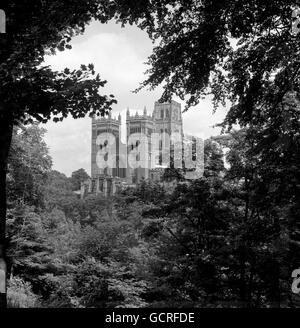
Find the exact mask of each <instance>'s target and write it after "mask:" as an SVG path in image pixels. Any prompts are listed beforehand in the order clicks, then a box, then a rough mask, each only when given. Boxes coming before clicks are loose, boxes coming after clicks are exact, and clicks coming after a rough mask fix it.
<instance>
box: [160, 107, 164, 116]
mask: <svg viewBox="0 0 300 328" xmlns="http://www.w3.org/2000/svg"><path fill="white" fill-rule="evenodd" d="M160 118H164V110H163V109H162V110H161V111H160Z"/></svg>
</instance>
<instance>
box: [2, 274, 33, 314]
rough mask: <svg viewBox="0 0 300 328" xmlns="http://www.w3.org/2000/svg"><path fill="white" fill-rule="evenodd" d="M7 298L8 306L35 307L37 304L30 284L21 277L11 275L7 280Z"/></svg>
mask: <svg viewBox="0 0 300 328" xmlns="http://www.w3.org/2000/svg"><path fill="white" fill-rule="evenodd" d="M7 298H8V300H7V301H8V307H9V308H36V307H38V305H39V299H38V297H37V296H36V295H35V294H34V293H33V292H32V290H31V286H30V284H29V283H28V282H25V281H24V280H22V279H21V278H16V277H12V278H11V279H10V280H9V281H8V292H7Z"/></svg>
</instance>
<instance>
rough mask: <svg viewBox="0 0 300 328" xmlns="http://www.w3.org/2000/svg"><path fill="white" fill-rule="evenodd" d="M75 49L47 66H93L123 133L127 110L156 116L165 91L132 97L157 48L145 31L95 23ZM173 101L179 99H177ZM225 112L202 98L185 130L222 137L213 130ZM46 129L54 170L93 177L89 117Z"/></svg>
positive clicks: (74, 43)
mask: <svg viewBox="0 0 300 328" xmlns="http://www.w3.org/2000/svg"><path fill="white" fill-rule="evenodd" d="M72 47H73V48H72V49H71V50H67V51H64V52H59V53H58V54H57V55H55V56H51V57H47V58H46V64H47V65H51V66H52V67H53V69H55V70H63V69H64V68H65V67H69V68H71V69H72V68H74V69H75V68H79V66H80V65H81V64H89V63H93V64H94V65H95V70H96V72H98V73H99V74H100V77H101V79H102V80H107V81H108V83H107V85H106V87H105V88H103V89H101V90H100V92H101V93H104V94H111V93H112V94H114V95H115V97H116V99H117V100H118V104H117V105H114V107H113V113H112V115H113V116H114V115H116V116H117V115H118V113H119V112H120V113H121V115H122V123H123V128H122V132H124V127H125V117H126V114H125V112H126V109H127V107H129V109H130V110H131V111H132V112H133V113H135V112H136V111H137V110H138V111H142V110H143V108H144V106H146V107H147V110H148V111H149V112H151V113H152V111H153V107H154V102H155V101H156V100H158V99H159V98H160V96H161V93H162V89H161V88H157V89H156V90H155V91H151V92H150V91H147V90H143V91H141V92H139V93H138V94H135V93H132V91H133V90H134V89H136V88H137V87H138V86H139V83H140V82H142V81H143V80H144V79H145V75H144V72H145V70H146V69H147V65H145V62H146V61H147V58H148V56H149V55H150V54H151V51H152V47H153V45H152V43H151V41H150V40H149V38H148V36H147V34H146V33H145V32H143V31H141V30H139V29H138V28H136V27H134V26H126V27H125V28H121V27H120V26H119V25H116V24H115V23H113V22H111V23H109V24H105V25H104V24H100V23H98V22H93V23H91V24H90V25H89V26H88V27H87V29H86V32H85V33H84V35H81V36H78V37H76V38H74V39H73V41H72ZM174 100H177V101H178V99H176V98H174ZM182 107H184V104H183V106H182ZM225 114H226V110H225V109H219V110H218V111H217V113H216V114H213V107H212V103H211V101H210V100H209V99H206V100H203V101H202V102H201V103H200V104H199V105H198V106H196V107H194V108H191V109H190V110H189V111H188V112H187V113H184V114H183V128H184V132H185V133H188V134H193V135H197V136H199V137H204V138H207V137H210V136H211V135H216V134H219V132H220V129H219V128H213V126H214V125H215V124H217V123H220V122H221V121H222V119H223V118H224V116H225ZM45 128H46V129H47V131H48V132H47V134H46V138H45V139H46V142H47V144H48V146H49V149H50V155H51V156H52V159H53V169H55V170H58V171H60V172H63V173H65V174H66V175H68V176H70V175H71V173H72V172H73V171H75V170H77V169H79V168H84V169H85V170H86V171H87V172H88V173H89V174H90V158H91V119H90V118H84V119H77V120H74V119H72V118H69V119H66V120H65V121H63V122H61V123H53V122H49V123H47V124H46V125H45ZM123 138H124V135H123Z"/></svg>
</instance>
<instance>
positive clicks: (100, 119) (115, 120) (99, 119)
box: [92, 113, 122, 125]
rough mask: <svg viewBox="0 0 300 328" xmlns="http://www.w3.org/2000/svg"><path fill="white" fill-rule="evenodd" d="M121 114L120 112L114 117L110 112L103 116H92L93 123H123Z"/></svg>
mask: <svg viewBox="0 0 300 328" xmlns="http://www.w3.org/2000/svg"><path fill="white" fill-rule="evenodd" d="M121 121H122V118H121V115H120V114H119V115H118V117H116V116H115V117H112V115H111V113H109V115H108V116H102V117H97V118H94V117H93V118H92V124H93V125H95V124H99V123H100V124H117V125H121Z"/></svg>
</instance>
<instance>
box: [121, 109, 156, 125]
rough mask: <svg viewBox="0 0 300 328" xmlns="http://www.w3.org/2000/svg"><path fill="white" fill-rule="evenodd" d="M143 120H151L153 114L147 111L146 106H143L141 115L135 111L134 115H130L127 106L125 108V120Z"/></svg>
mask: <svg viewBox="0 0 300 328" xmlns="http://www.w3.org/2000/svg"><path fill="white" fill-rule="evenodd" d="M144 120H149V121H153V114H149V115H148V113H147V109H146V107H144V112H143V114H142V115H140V114H139V113H138V112H136V113H135V114H134V115H130V111H129V108H128V109H127V112H126V121H127V122H128V121H144Z"/></svg>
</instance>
